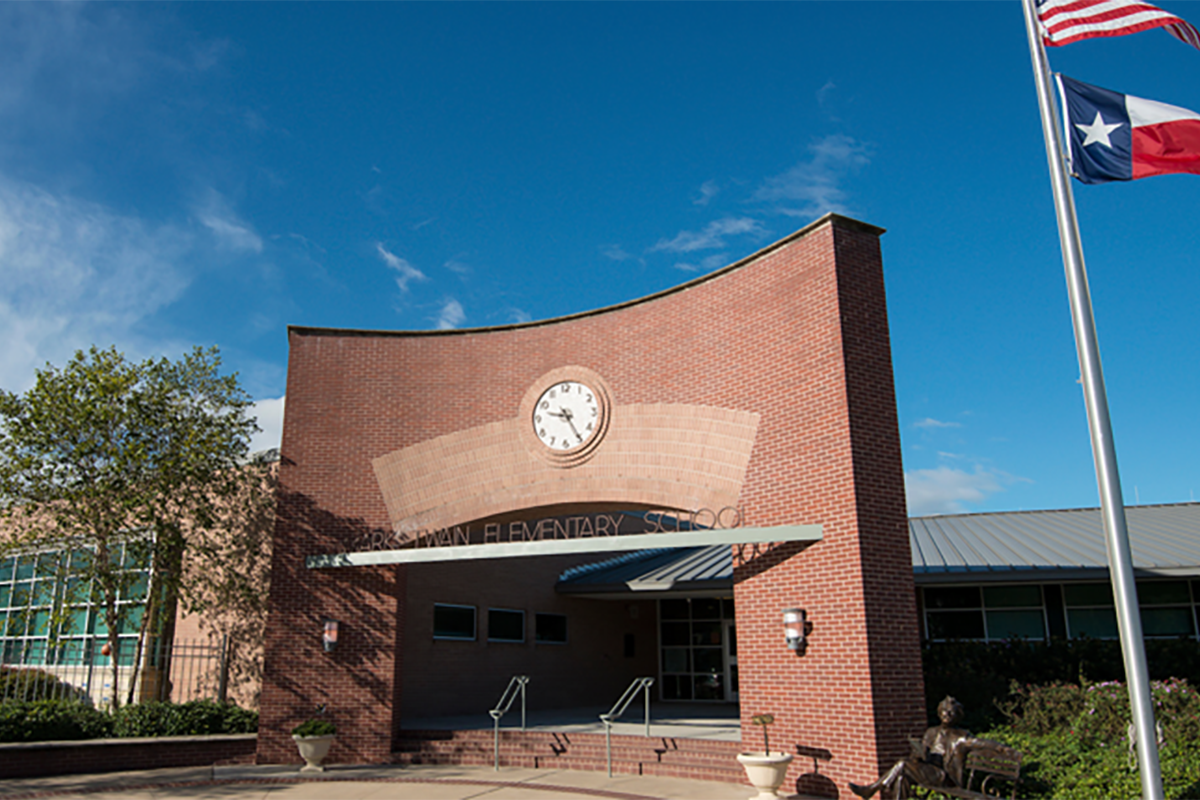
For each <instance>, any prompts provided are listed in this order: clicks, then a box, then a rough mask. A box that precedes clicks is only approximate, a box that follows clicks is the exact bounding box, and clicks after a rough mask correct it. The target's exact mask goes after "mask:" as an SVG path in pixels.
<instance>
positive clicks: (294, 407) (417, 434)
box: [259, 216, 923, 793]
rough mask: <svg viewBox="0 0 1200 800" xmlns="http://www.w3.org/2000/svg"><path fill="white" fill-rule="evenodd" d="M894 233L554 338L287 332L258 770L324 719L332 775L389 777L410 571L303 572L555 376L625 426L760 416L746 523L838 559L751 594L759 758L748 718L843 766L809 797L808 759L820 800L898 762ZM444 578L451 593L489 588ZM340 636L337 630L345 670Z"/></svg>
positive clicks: (817, 252) (786, 573) (851, 241)
mask: <svg viewBox="0 0 1200 800" xmlns="http://www.w3.org/2000/svg"><path fill="white" fill-rule="evenodd" d="M880 232H881V231H880V230H879V229H877V228H872V227H871V226H867V225H864V224H862V223H858V222H855V221H853V220H847V219H845V218H842V217H836V216H830V217H826V218H824V219H822V220H820V221H818V222H817V223H814V224H813V225H811V226H809V227H808V228H806V229H805V230H804V231H801V232H799V233H797V234H795V235H793V236H792V237H789V238H788V239H786V240H784V241H782V242H780V243H777V244H776V245H772V246H771V247H768V248H766V249H765V250H763V251H761V252H760V253H758V254H755V255H754V256H751V257H750V258H748V259H745V260H743V261H742V262H739V263H738V264H736V265H733V266H732V267H730V268H728V269H726V270H723V271H721V272H719V273H715V274H714V275H711V276H706V277H705V278H702V279H700V280H697V281H694V282H692V283H690V284H687V285H685V286H684V287H679V288H677V289H675V290H672V291H669V292H664V293H662V294H660V295H657V296H654V297H651V298H646V299H643V300H640V301H634V302H630V303H627V304H624V305H622V306H619V307H615V308H612V309H608V310H603V311H600V312H595V313H591V314H584V315H578V316H576V317H572V318H567V319H562V320H557V321H550V322H545V323H533V324H528V325H522V326H514V327H510V328H503V329H495V330H488V331H450V332H424V333H407V334H389V333H371V332H350V331H325V330H313V329H301V328H294V329H292V330H291V331H290V345H291V352H290V361H289V371H288V414H287V419H286V422H285V427H284V436H283V445H282V456H283V460H282V468H281V477H280V481H281V486H282V489H281V497H280V510H279V522H278V525H277V532H276V544H275V562H274V573H273V576H272V593H271V602H272V610H271V618H270V622H269V625H268V635H267V653H266V679H265V686H264V693H263V703H262V710H263V717H262V725H261V726H260V739H259V741H260V746H259V759H260V760H262V761H279V760H285V759H284V755H285V753H286V752H287V750H288V748H290V747H291V746H292V745H291V741H290V740H286V739H285V735H286V730H287V729H288V728H290V727H291V725H293V724H295V723H296V722H299V721H301V720H302V719H303V718H304V717H305V716H306V714H307V713H308V711H309V710H310V709H311V708H312V707H313V706H315V705H316V704H317V703H320V702H329V703H330V707H331V709H332V711H333V714H334V716H335V719H336V720H337V722H338V723H339V725H340V726H341V728H342V731H339V736H338V744H337V746H336V748H335V750H334V752H333V754H332V760H333V761H335V762H336V761H359V762H369V761H381V760H384V759H385V758H386V757H387V754H388V751H389V748H390V738H389V737H390V732H391V730H392V729H393V728H394V727H395V726H397V725H398V724H399V719H398V714H397V715H393V709H401V708H403V707H405V705H406V701H404V700H403V694H404V693H405V692H407V691H409V690H410V689H411V686H410V684H409V683H408V681H407V679H406V675H407V674H408V673H406V671H405V667H404V663H403V661H402V660H401V659H402V658H405V659H408V660H409V661H410V670H409V671H410V672H411V674H412V675H413V676H414V678H415V676H416V675H418V674H419V673H420V672H421V669H422V666H421V665H420V664H417V663H411V662H415V661H416V660H417V659H418V656H417V655H416V653H417V649H418V648H420V647H422V646H423V645H422V642H421V640H422V639H423V638H424V636H423V634H418V635H416V636H415V637H412V638H411V639H410V641H409V642H408V645H406V643H405V642H406V638H405V632H404V627H405V619H406V612H405V608H404V606H405V603H406V602H413V603H416V602H417V599H416V597H415V596H414V597H413V598H411V599H410V598H409V593H408V591H407V588H406V581H407V580H408V577H409V572H408V571H407V570H406V569H405V568H401V567H378V568H358V569H342V570H321V571H308V570H306V569H305V568H304V565H303V558H304V556H305V555H309V554H314V553H325V552H338V551H340V550H342V549H345V546H346V545H347V544H349V543H350V542H352V541H355V540H356V538H357V537H358V536H360V535H361V533H362V531H364V530H370V529H387V528H388V516H387V510H386V508H385V506H384V503H383V499H382V496H381V493H380V490H379V486H378V484H377V482H376V480H375V476H374V474H373V471H372V468H371V460H372V459H373V458H377V457H379V456H381V455H383V454H386V453H390V452H393V451H395V450H399V449H401V448H404V447H409V446H412V445H414V444H417V443H419V442H423V441H426V440H428V439H431V438H433V437H436V436H440V435H445V434H449V433H454V432H456V431H459V430H463V429H465V428H469V427H474V426H479V425H486V424H488V423H491V422H499V421H503V420H509V419H512V418H513V417H516V416H517V410H518V408H519V407H520V404H521V402H522V398H523V397H524V396H525V394H526V392H527V390H528V389H529V387H530V386H531V385H532V384H533V383H534V382H535V381H536V380H538V378H539V377H540V376H542V375H544V374H545V373H547V372H549V371H550V370H553V369H556V368H559V367H562V366H564V365H569V364H578V365H581V366H584V367H587V368H588V369H591V370H595V371H596V372H597V373H599V374H600V375H602V376H603V377H604V379H605V381H606V382H607V384H608V387H609V390H610V392H611V395H612V402H613V403H614V404H615V405H624V404H635V403H687V404H694V405H701V406H712V407H716V408H725V409H733V410H738V411H746V412H751V413H756V414H759V415H761V417H760V422H759V426H758V433H757V438H756V441H755V445H754V450H753V452H752V454H751V460H750V464H749V467H748V470H747V473H746V480H745V485H744V488H743V490H742V495H741V500H740V505H741V506H742V507H743V509H744V511H745V515H746V517H745V523H746V524H747V525H772V524H785V523H786V524H806V523H816V524H820V525H822V526H824V534H825V539H824V541H823V542H821V543H820V544H817V545H815V546H813V547H811V548H809V549H808V550H807V551H804V552H803V553H799V554H796V551H795V549H788V548H784V549H782V550H779V551H776V552H775V553H773V554H770V555H767V556H763V557H761V558H760V559H759V560H757V561H754V562H752V563H750V564H747V565H745V566H743V567H741V568H739V570H738V572H737V574H736V575H735V581H736V589H735V596H736V601H737V616H738V639H739V645H740V648H739V666H740V674H741V696H742V709H743V717H744V721H743V725H744V738H745V739H746V742H747V745H750V744H751V743H753V742H755V741H756V739H757V733H758V732H757V731H756V730H753V729H750V727H751V726H749V724H748V716H749V715H750V714H752V713H760V712H771V713H774V714H775V715H776V720H777V722H776V724H775V726H774V728H773V731H772V741H773V742H777V743H779V744H780V745H781V746H786V747H787V749H789V750H793V751H794V749H795V748H796V747H805V748H814V749H816V750H820V751H828V755H829V760H827V761H824V762H822V766H821V768H820V772H821V775H819V776H816V777H813V776H808V777H805V778H802V775H803V774H804V773H807V772H811V771H812V765H813V762H812V761H811V760H810V759H804V758H801V759H798V760H797V762H796V763H795V764H794V765H793V773H792V775H791V778H792V780H793V781H797V780H800V781H801V782H800V783H799V784H798V785H799V786H800V788H802V789H804V790H805V791H812V792H817V793H821V792H825V793H829V792H832V791H834V790H835V787H836V789H837V790H838V791H842V792H843V793H844V792H845V789H844V788H842V787H844V786H845V782H846V780H848V779H858V780H864V779H867V778H870V777H871V776H872V775H873V774H874V773H875V771H876V770H877V768H878V767H879V765H880V764H881V763H883V762H885V761H887V760H889V759H891V758H894V757H896V756H898V755H900V754H902V753H903V750H904V743H905V741H906V739H905V737H907V736H908V735H912V734H915V733H918V732H919V731H920V730H921V728H922V727H923V719H922V712H921V709H922V705H923V704H922V686H921V673H920V661H919V651H918V639H917V624H916V616H915V609H914V605H913V603H914V601H913V587H912V575H911V566H910V563H911V562H910V560H909V555H908V537H907V531H906V528H905V509H904V497H903V476H902V471H901V462H900V449H899V435H898V431H897V423H896V410H895V400H894V395H893V385H892V372H891V354H890V345H889V341H888V334H887V316H886V306H885V298H884V289H883V278H882V265H881V258H880V252H879V242H878V235H879V233H880ZM603 447H604V445H603V444H601V445H600V448H601V449H603ZM563 475H564V480H565V481H567V482H570V481H571V479H572V478H571V472H570V470H564V472H563ZM580 498H581V499H585V498H586V499H589V500H591V499H594V498H590V497H588V496H587V495H585V494H583V493H581V494H580ZM793 547H794V546H793ZM789 556H790V557H789ZM411 569H412V571H413V572H414V573H415V571H416V569H417V567H413V568H411ZM443 569H445V570H448V572H447V573H446V574H447V577H446V578H445V580H446V581H448V582H451V583H452V582H453V581H455V580H460V581H463V582H464V583H465V582H466V581H468V580H470V579H472V578H471V576H473V575H474V574H475V573H474V572H473V571H472V570H473V569H474V568H471V569H468V568H461V569H458V570H455V569H453V568H450V567H446V568H443ZM416 594H418V593H417V592H413V595H416ZM420 594H422V595H423V591H422V592H421V593H420ZM790 606H801V607H804V608H806V609H807V610H808V612H809V617H810V619H811V621H812V623H813V631H812V636H811V644H810V646H809V649H808V652H807V654H806V655H804V656H803V657H797V656H795V655H794V654H792V653H791V652H790V651H788V650H787V649H786V648H785V647H784V645H783V643H782V630H781V628H782V625H781V619H780V616H781V611H782V609H783V608H786V607H790ZM527 610H531V609H527ZM414 613H417V614H419V613H420V612H419V611H415V612H414ZM323 616H330V617H334V618H337V619H339V620H341V621H342V623H343V631H342V635H343V640H342V642H341V643H340V644H339V647H338V650H337V651H336V652H335V653H333V654H328V655H327V654H324V653H322V652H320V620H321V618H322V617H323ZM423 657H424V656H422V658H423ZM464 677H467V676H464ZM532 688H533V687H532V685H531V689H532ZM343 731H344V732H345V733H343ZM830 781H831V782H830Z"/></svg>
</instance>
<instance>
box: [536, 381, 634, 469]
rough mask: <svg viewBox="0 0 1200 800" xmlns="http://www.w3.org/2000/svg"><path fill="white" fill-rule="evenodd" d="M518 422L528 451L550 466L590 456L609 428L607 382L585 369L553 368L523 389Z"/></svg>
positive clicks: (574, 463)
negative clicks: (523, 395) (524, 390)
mask: <svg viewBox="0 0 1200 800" xmlns="http://www.w3.org/2000/svg"><path fill="white" fill-rule="evenodd" d="M520 420H521V429H522V431H523V433H522V438H523V439H524V440H525V445H526V447H527V448H528V449H529V452H530V453H531V454H532V455H534V456H536V457H538V458H540V459H541V460H543V461H545V462H547V463H549V464H550V465H551V466H555V467H574V466H577V465H579V464H582V463H583V462H585V461H587V460H588V459H590V458H591V457H592V456H593V455H594V454H595V452H596V448H597V447H599V446H600V444H601V442H602V441H603V440H604V435H605V434H606V433H607V432H608V427H609V425H610V423H611V421H612V401H611V398H610V395H609V391H608V386H607V384H606V383H605V381H604V379H603V378H602V377H600V376H599V375H598V374H596V372H595V371H593V370H590V369H588V368H587V367H580V366H571V367H559V368H558V369H553V370H551V371H550V372H547V373H546V374H545V375H543V376H542V377H540V378H538V379H537V380H536V381H534V382H533V385H532V386H530V387H529V389H528V390H527V391H526V392H525V397H524V399H522V401H521V412H520Z"/></svg>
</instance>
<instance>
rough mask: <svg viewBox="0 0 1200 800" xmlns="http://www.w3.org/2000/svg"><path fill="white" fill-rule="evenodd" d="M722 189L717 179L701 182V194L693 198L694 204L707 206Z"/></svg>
mask: <svg viewBox="0 0 1200 800" xmlns="http://www.w3.org/2000/svg"><path fill="white" fill-rule="evenodd" d="M720 191H721V188H720V187H719V186H717V182H716V181H705V182H704V183H702V184H700V196H699V197H697V198H696V199H695V200H693V201H692V204H693V205H697V206H706V205H708V204H709V201H711V200H712V199H713V198H714V197H716V196H717V193H718V192H720Z"/></svg>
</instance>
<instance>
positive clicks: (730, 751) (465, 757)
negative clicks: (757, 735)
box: [392, 730, 745, 784]
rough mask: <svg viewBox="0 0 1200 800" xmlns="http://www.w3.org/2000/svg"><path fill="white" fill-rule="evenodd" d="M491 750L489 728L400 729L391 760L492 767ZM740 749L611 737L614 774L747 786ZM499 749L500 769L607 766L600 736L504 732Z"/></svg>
mask: <svg viewBox="0 0 1200 800" xmlns="http://www.w3.org/2000/svg"><path fill="white" fill-rule="evenodd" d="M494 747H495V744H494V740H493V732H492V731H487V730H469V731H402V732H401V736H400V737H399V738H398V739H397V741H396V742H395V745H394V746H393V754H392V756H393V761H394V762H395V763H402V764H435V765H451V764H459V765H465V766H490V765H492V764H493V759H494V758H495V756H494V750H493V748H494ZM740 749H741V748H740V745H739V744H738V743H737V742H721V741H711V740H703V739H679V738H664V737H658V738H656V737H649V738H647V737H644V736H623V735H614V736H613V737H612V759H613V772H614V773H621V774H633V775H657V776H662V777H677V778H693V779H696V780H715V781H721V782H725V783H739V784H740V783H744V782H745V773H744V771H743V770H742V767H741V765H740V764H738V763H737V760H736V755H737V753H738V751H739V750H740ZM499 750H500V765H501V767H521V768H526V769H575V770H585V771H602V770H606V769H607V768H608V760H607V754H606V750H605V737H604V735H603V734H590V733H554V732H550V731H527V732H524V733H522V732H521V731H502V732H501V736H500V746H499Z"/></svg>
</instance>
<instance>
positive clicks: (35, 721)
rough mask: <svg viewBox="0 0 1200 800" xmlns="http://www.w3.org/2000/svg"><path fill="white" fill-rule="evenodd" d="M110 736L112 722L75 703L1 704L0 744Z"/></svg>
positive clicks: (36, 701) (51, 701)
mask: <svg viewBox="0 0 1200 800" xmlns="http://www.w3.org/2000/svg"><path fill="white" fill-rule="evenodd" d="M111 734H112V720H111V719H110V718H109V716H108V715H107V714H105V713H104V712H103V711H98V710H96V709H95V708H92V707H91V706H90V705H87V704H86V703H81V702H79V701H78V700H33V701H12V700H10V701H8V702H4V703H0V742H42V741H57V740H68V739H69V740H74V739H99V738H104V737H106V736H110V735H111Z"/></svg>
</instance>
